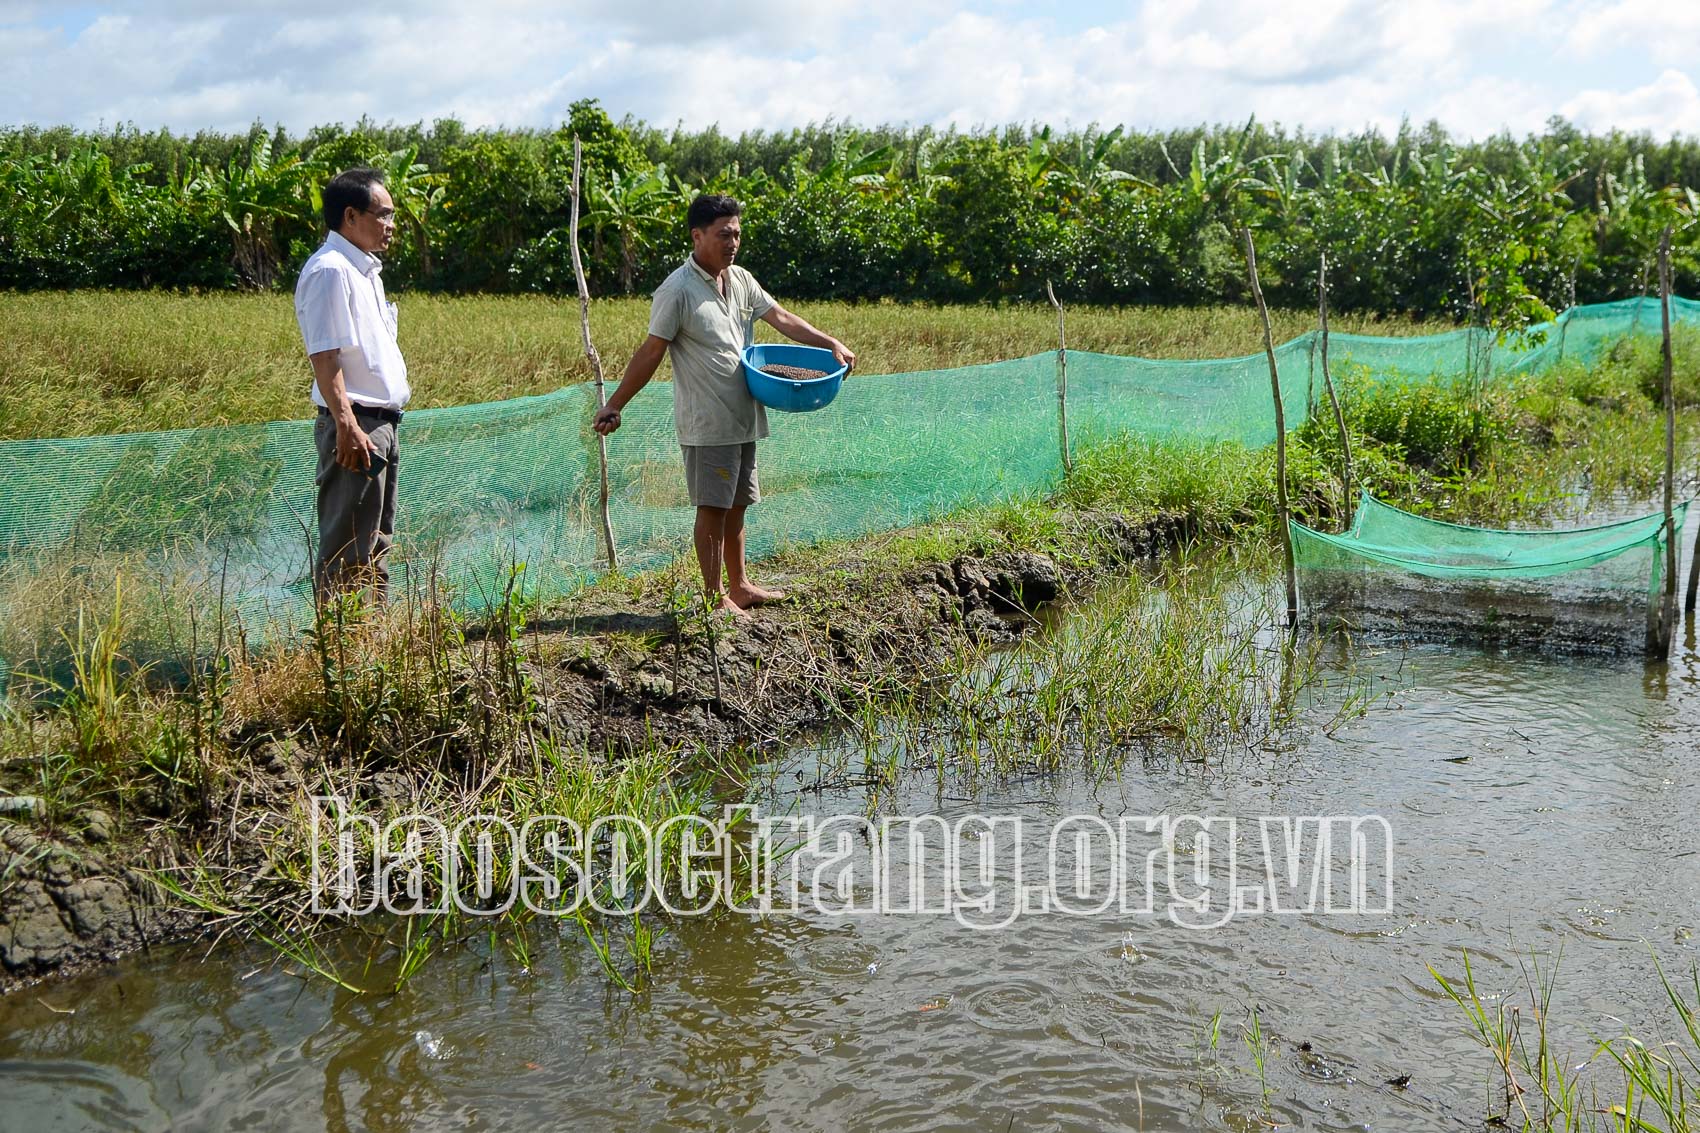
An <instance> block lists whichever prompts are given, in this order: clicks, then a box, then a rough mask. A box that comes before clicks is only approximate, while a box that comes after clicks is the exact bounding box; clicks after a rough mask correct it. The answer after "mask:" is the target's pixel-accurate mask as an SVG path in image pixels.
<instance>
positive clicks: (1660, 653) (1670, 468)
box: [1647, 224, 1677, 657]
mask: <svg viewBox="0 0 1700 1133" xmlns="http://www.w3.org/2000/svg"><path fill="white" fill-rule="evenodd" d="M1670 234H1671V228H1670V225H1668V224H1667V225H1665V230H1664V232H1663V234H1661V235H1660V237H1659V315H1660V321H1661V322H1662V323H1663V324H1664V349H1663V352H1662V353H1663V361H1664V382H1663V389H1664V397H1665V529H1664V530H1665V578H1664V583H1665V584H1664V586H1663V587H1662V588H1661V592H1660V594H1659V600H1658V601H1657V602H1656V603H1655V607H1656V610H1655V612H1654V613H1653V615H1652V617H1653V619H1654V624H1650V625H1649V627H1648V632H1647V650H1648V652H1650V653H1652V654H1653V655H1654V656H1657V657H1667V656H1669V655H1670V638H1671V623H1672V622H1674V621H1675V620H1676V618H1675V614H1676V540H1677V532H1676V529H1675V522H1674V521H1675V515H1674V509H1675V505H1676V499H1675V497H1676V388H1675V386H1676V383H1675V375H1674V374H1673V372H1672V366H1671V352H1670Z"/></svg>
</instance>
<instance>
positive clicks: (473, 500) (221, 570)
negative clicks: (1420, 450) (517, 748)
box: [0, 300, 1700, 665]
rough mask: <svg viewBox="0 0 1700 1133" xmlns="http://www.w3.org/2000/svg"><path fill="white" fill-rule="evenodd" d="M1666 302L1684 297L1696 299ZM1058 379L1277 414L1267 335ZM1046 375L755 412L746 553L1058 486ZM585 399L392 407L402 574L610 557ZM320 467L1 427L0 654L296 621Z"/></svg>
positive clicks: (623, 534) (439, 587) (1117, 427)
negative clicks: (809, 409) (1206, 351)
mask: <svg viewBox="0 0 1700 1133" xmlns="http://www.w3.org/2000/svg"><path fill="white" fill-rule="evenodd" d="M1677 308H1678V309H1677V312H1676V313H1677V315H1678V317H1679V318H1687V319H1695V320H1696V321H1700V304H1694V303H1687V302H1683V301H1677ZM1658 321H1659V319H1658V304H1657V303H1656V302H1655V301H1651V300H1640V301H1631V302H1628V303H1613V304H1606V305H1603V306H1599V307H1584V308H1577V309H1575V310H1571V311H1568V312H1566V313H1565V314H1564V316H1562V317H1561V318H1560V319H1559V320H1558V321H1557V322H1555V323H1553V324H1551V325H1549V326H1547V327H1545V328H1542V329H1543V335H1542V336H1541V338H1542V343H1541V345H1540V346H1539V347H1538V348H1536V349H1533V350H1521V351H1518V350H1510V349H1507V348H1504V347H1496V346H1493V345H1492V343H1491V342H1490V341H1489V340H1488V339H1487V338H1486V337H1485V336H1483V335H1481V334H1478V333H1475V332H1471V331H1458V332H1455V333H1452V334H1446V335H1438V336H1430V337H1425V338H1405V339H1397V338H1373V337H1368V336H1359V335H1334V336H1332V337H1331V339H1330V343H1331V357H1332V358H1333V359H1334V360H1335V361H1336V362H1338V363H1355V364H1358V365H1361V366H1363V367H1365V368H1367V369H1368V370H1369V371H1370V372H1372V373H1377V372H1398V373H1400V374H1403V375H1407V376H1413V375H1414V376H1419V377H1421V376H1432V377H1435V378H1442V377H1445V378H1451V377H1454V376H1457V375H1459V374H1464V373H1483V372H1489V373H1506V372H1512V371H1515V370H1527V369H1533V368H1538V367H1540V366H1543V365H1546V364H1547V363H1548V362H1550V361H1551V360H1554V359H1557V358H1559V357H1584V358H1585V357H1587V356H1588V354H1589V353H1590V352H1592V351H1597V350H1598V349H1600V348H1601V347H1602V346H1603V345H1605V344H1607V343H1609V342H1610V341H1612V340H1614V339H1615V338H1618V337H1621V336H1623V335H1625V334H1631V333H1635V332H1636V331H1637V330H1638V329H1639V330H1642V331H1647V332H1651V331H1654V330H1656V329H1657V326H1658ZM572 332H573V328H569V327H565V326H564V327H563V328H562V333H563V334H564V335H565V334H570V333H572ZM404 345H405V344H404ZM1276 354H1277V358H1278V362H1279V367H1280V371H1281V379H1282V390H1283V398H1284V400H1285V402H1286V405H1285V412H1286V420H1287V423H1288V426H1289V428H1296V427H1298V426H1299V425H1300V424H1302V423H1303V422H1304V420H1305V419H1306V417H1307V414H1308V412H1309V410H1310V408H1311V407H1312V406H1314V405H1315V404H1316V401H1317V398H1318V397H1319V395H1320V393H1321V371H1320V366H1319V364H1318V359H1317V339H1316V336H1314V335H1305V336H1302V337H1300V338H1297V339H1295V340H1293V341H1291V342H1288V343H1286V344H1284V345H1282V346H1280V347H1279V348H1278V349H1277V351H1276ZM1482 367H1486V369H1485V370H1484V369H1483V368H1482ZM303 372H304V373H305V367H303ZM1067 378H1068V422H1069V428H1070V432H1071V435H1072V436H1073V437H1074V438H1075V441H1076V443H1077V444H1080V443H1090V442H1091V441H1092V440H1093V439H1097V438H1107V437H1112V436H1116V435H1134V436H1140V437H1151V438H1176V439H1185V440H1194V441H1217V442H1235V443H1239V444H1243V445H1247V446H1260V445H1264V444H1267V443H1269V442H1271V441H1273V440H1274V437H1275V426H1274V414H1273V407H1272V405H1271V402H1270V386H1269V372H1268V366H1267V362H1266V361H1265V359H1264V357H1263V355H1261V354H1258V355H1252V356H1249V357H1243V358H1228V359H1218V360H1208V361H1153V360H1147V359H1141V358H1129V357H1119V356H1110V355H1100V354H1088V353H1079V352H1072V351H1071V352H1069V354H1068V355H1067ZM303 384H305V378H303ZM1058 388H1059V387H1058V366H1057V356H1056V354H1055V353H1044V354H1038V355H1034V356H1031V357H1027V358H1017V359H1013V360H1009V361H1002V362H994V363H990V364H986V365H979V366H967V367H960V368H955V369H949V370H938V371H931V372H924V373H907V374H887V375H878V376H862V375H858V376H856V377H854V378H853V379H851V380H850V381H849V382H847V383H846V385H845V387H844V390H843V392H842V393H841V394H840V395H839V397H838V399H837V400H836V401H835V402H834V403H833V404H832V405H830V406H828V407H827V408H825V409H823V410H821V411H819V412H815V413H805V414H782V413H774V414H771V415H770V421H771V425H772V432H773V435H772V437H771V438H770V439H769V440H768V441H766V442H764V443H763V446H762V449H761V469H762V473H761V475H762V487H763V495H764V502H763V503H762V504H761V511H762V516H761V522H760V523H757V524H753V525H752V527H751V531H750V538H751V544H750V551H751V553H752V554H754V555H763V554H767V553H770V552H772V551H774V550H775V549H777V548H779V547H781V546H783V545H787V544H806V543H809V542H814V541H818V540H821V539H828V538H833V537H843V536H854V535H861V534H866V533H869V532H875V531H881V530H888V529H891V528H895V527H901V526H904V525H908V524H913V523H917V522H921V521H925V520H928V519H930V518H934V517H937V516H940V515H942V514H944V513H947V512H950V511H953V510H956V509H959V508H962V507H964V506H966V505H971V504H983V503H990V502H995V501H998V500H1003V499H1008V498H1011V497H1013V496H1017V495H1021V494H1025V493H1043V492H1046V491H1048V490H1050V489H1052V488H1054V487H1055V486H1056V485H1057V483H1058V482H1059V481H1060V478H1061V476H1062V462H1061V455H1060V446H1059V443H1058V397H1057V395H1058ZM594 400H595V394H594V391H593V390H592V389H591V388H590V387H588V386H573V387H568V388H565V389H562V390H559V391H556V392H554V393H551V394H547V395H544V396H540V397H531V398H523V399H518V400H513V401H505V402H496V403H490V404H483V405H468V406H462V407H456V408H449V409H430V410H423V411H417V412H411V413H409V414H407V419H406V422H405V424H404V425H403V427H402V450H401V462H400V469H399V475H400V492H399V507H398V531H397V540H396V548H395V551H394V553H393V554H392V557H391V574H392V578H393V585H394V586H395V587H396V588H398V590H400V591H401V592H403V593H404V594H417V593H424V592H426V591H429V592H431V593H432V594H433V595H435V596H438V597H441V598H444V599H446V600H448V601H450V602H451V603H453V604H454V605H456V606H457V607H459V608H461V609H464V610H468V611H473V612H476V611H477V610H478V609H479V608H481V607H484V606H488V605H490V604H493V603H495V602H497V601H500V600H501V597H502V595H503V594H504V593H505V592H506V590H507V589H508V588H509V587H510V585H511V584H512V583H513V580H514V579H515V578H518V579H520V580H521V581H522V583H523V589H524V592H525V593H526V594H527V595H529V596H531V597H534V598H544V599H546V598H549V597H552V596H558V595H562V594H565V593H568V592H570V591H571V590H573V589H574V588H576V587H579V586H581V585H583V584H584V583H585V582H586V581H588V580H590V579H592V578H594V577H595V576H596V574H597V573H598V572H599V571H600V570H602V569H605V566H606V564H605V557H604V552H603V548H602V538H601V521H600V516H599V507H598V492H599V486H600V477H599V467H598V456H597V440H596V435H595V434H594V432H593V431H592V430H591V428H590V420H591V416H592V412H593V406H594ZM303 404H305V399H303ZM623 416H624V424H623V427H622V428H621V429H620V431H619V432H618V433H616V434H614V435H613V436H612V437H610V438H609V440H608V457H609V474H610V489H611V502H610V512H611V519H612V523H613V527H614V532H615V537H616V542H617V545H618V549H619V554H620V565H621V568H622V569H626V570H642V569H644V568H648V567H654V566H657V565H660V564H663V563H665V562H668V561H670V560H672V559H673V558H674V557H675V556H680V555H687V554H689V540H690V531H691V524H692V517H693V512H692V509H691V508H690V506H689V504H688V501H687V499H686V497H685V491H684V477H683V474H682V471H681V466H680V455H679V450H678V447H677V445H676V443H675V440H674V433H673V423H672V396H671V386H670V384H668V383H666V382H661V383H656V384H655V385H652V386H651V387H650V388H649V389H648V390H646V391H645V392H644V393H643V394H642V395H641V396H640V397H639V398H637V399H636V401H635V402H634V403H633V404H632V405H631V406H629V407H628V408H627V410H626V412H625V413H624V415H623ZM313 467H314V449H313V440H312V422H311V421H309V420H299V421H279V422H272V423H269V424H264V425H251V426H236V427H225V428H209V429H196V430H179V431H172V432H154V433H135V434H126V435H119V436H98V437H81V438H74V439H39V440H25V441H14V442H7V443H3V444H0V484H3V485H4V489H3V491H4V497H3V499H0V661H9V662H11V663H12V664H14V665H15V664H16V663H17V662H18V660H19V659H20V658H21V657H22V656H24V655H28V654H29V653H30V652H32V651H34V650H37V649H39V648H41V646H42V643H44V642H45V643H54V642H58V643H61V644H63V643H64V642H65V641H66V639H67V638H68V637H70V636H71V635H72V634H74V633H75V625H76V618H77V611H78V610H79V608H87V609H89V610H91V611H107V610H110V609H111V608H112V603H113V599H114V597H115V595H114V591H115V590H119V589H122V599H123V605H124V607H125V609H126V610H127V611H128V620H129V621H130V624H131V626H132V633H131V635H130V638H131V639H130V641H129V642H128V645H129V646H130V647H131V648H132V649H134V650H135V651H136V652H134V653H132V656H133V657H136V659H138V660H142V659H146V657H147V656H148V655H149V654H150V653H152V654H154V655H158V656H172V655H178V654H181V653H182V652H183V651H184V650H185V649H186V648H188V647H190V646H191V645H192V644H193V643H191V642H188V641H185V640H184V638H185V635H193V634H196V633H199V632H203V631H205V632H210V628H209V627H212V626H215V625H221V626H222V625H227V624H232V623H233V624H236V625H239V626H240V630H241V632H242V634H243V635H244V637H245V638H246V639H247V640H248V641H249V642H250V643H265V642H270V641H283V640H288V639H290V638H292V637H296V636H298V635H299V633H300V632H301V630H302V629H303V628H304V627H305V626H306V625H308V624H309V623H310V621H311V618H312V616H313V609H312V600H311V583H310V563H311V561H312V549H313V548H312V540H313V538H314V537H315V534H316V522H315V519H314V486H313ZM149 634H152V635H153V636H152V638H151V639H150V638H149V637H148V635H149ZM199 644H200V645H201V646H204V645H205V644H206V643H205V641H201V642H200V643H199Z"/></svg>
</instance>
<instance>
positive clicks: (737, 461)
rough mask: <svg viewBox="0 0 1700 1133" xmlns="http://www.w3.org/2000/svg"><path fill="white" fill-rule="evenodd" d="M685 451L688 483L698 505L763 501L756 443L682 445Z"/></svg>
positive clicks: (711, 505)
mask: <svg viewBox="0 0 1700 1133" xmlns="http://www.w3.org/2000/svg"><path fill="white" fill-rule="evenodd" d="M679 448H680V450H681V451H682V452H683V453H684V454H685V487H686V488H687V489H688V490H689V491H690V494H691V503H692V504H694V505H696V506H697V507H717V508H733V507H748V506H749V505H750V504H757V503H760V502H761V485H760V484H759V483H758V482H757V481H756V443H755V442H754V441H747V442H745V443H744V444H741V445H680V446H679Z"/></svg>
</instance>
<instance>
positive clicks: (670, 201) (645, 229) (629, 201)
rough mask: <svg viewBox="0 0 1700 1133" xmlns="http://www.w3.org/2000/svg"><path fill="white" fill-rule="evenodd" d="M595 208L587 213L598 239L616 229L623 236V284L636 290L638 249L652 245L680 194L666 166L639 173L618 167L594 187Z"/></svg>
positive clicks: (615, 231) (587, 218)
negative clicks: (622, 170) (619, 170)
mask: <svg viewBox="0 0 1700 1133" xmlns="http://www.w3.org/2000/svg"><path fill="white" fill-rule="evenodd" d="M590 199H591V208H590V211H589V213H588V214H587V215H586V218H585V219H586V220H588V221H589V222H590V225H591V228H592V230H593V233H594V234H595V237H596V239H597V240H598V241H600V240H601V237H602V233H603V232H606V231H609V230H612V231H613V232H614V234H615V235H616V236H618V237H619V240H620V287H621V288H622V289H623V290H624V291H625V293H626V294H627V295H630V294H631V293H632V288H633V284H634V282H635V280H636V278H637V262H638V253H639V252H640V251H642V250H644V249H646V248H648V247H649V246H650V244H651V243H652V241H653V240H654V236H655V234H656V233H658V232H661V231H664V230H665V229H666V228H667V225H668V223H669V221H670V220H671V213H672V209H673V206H674V205H675V204H676V202H677V196H676V193H675V190H674V188H673V184H672V181H671V179H670V178H669V177H668V176H667V168H666V166H662V165H658V166H655V167H654V168H653V169H647V170H645V171H644V172H642V173H639V174H637V175H636V176H632V177H627V176H624V175H622V174H621V173H619V172H618V171H615V172H611V173H609V174H608V180H607V182H606V183H602V184H597V185H595V186H593V187H592V189H591V193H590Z"/></svg>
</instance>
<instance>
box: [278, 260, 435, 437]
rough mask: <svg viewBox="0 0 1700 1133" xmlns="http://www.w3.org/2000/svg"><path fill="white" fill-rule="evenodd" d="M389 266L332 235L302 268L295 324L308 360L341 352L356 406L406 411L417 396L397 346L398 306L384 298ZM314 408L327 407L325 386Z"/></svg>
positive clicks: (314, 392) (315, 396)
mask: <svg viewBox="0 0 1700 1133" xmlns="http://www.w3.org/2000/svg"><path fill="white" fill-rule="evenodd" d="M383 266H384V265H383V263H382V261H380V260H379V259H378V257H376V256H374V255H372V254H370V253H368V252H363V251H361V250H360V249H359V248H357V247H355V246H354V245H353V244H352V243H350V242H349V240H348V239H347V238H346V237H345V236H343V235H342V233H340V232H334V231H333V232H331V233H330V235H328V236H326V237H325V242H324V243H323V244H321V245H320V246H319V250H318V251H316V252H314V253H313V254H312V256H311V257H309V258H308V260H307V263H306V264H305V265H303V266H302V268H301V278H300V279H299V280H297V281H296V284H295V319H296V322H298V323H300V325H301V340H302V342H304V343H305V344H306V346H307V353H308V354H318V353H320V352H321V351H325V350H340V351H341V352H342V353H341V355H340V358H341V364H342V380H343V384H344V386H345V387H346V388H347V390H348V398H349V400H350V401H352V402H354V404H356V405H365V406H370V407H372V408H375V409H395V410H400V409H402V408H404V407H405V406H406V405H407V401H408V398H410V397H411V396H412V395H413V390H412V387H410V386H409V385H408V384H407V363H406V362H404V361H402V358H401V348H400V347H399V346H397V345H396V309H395V304H394V303H391V302H389V301H388V300H386V299H385V298H384V281H383V278H382V275H381V274H380V273H381V272H382V271H383ZM310 396H311V397H312V399H313V404H314V405H318V406H321V407H322V406H324V404H325V399H324V397H323V395H321V394H320V393H319V384H318V382H316V381H315V382H314V383H313V384H312V386H311V394H310Z"/></svg>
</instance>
